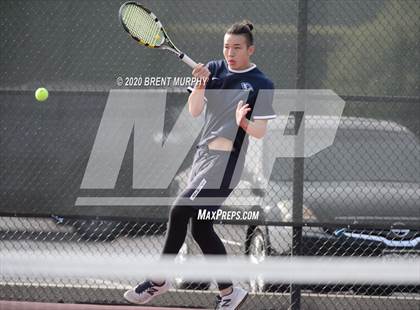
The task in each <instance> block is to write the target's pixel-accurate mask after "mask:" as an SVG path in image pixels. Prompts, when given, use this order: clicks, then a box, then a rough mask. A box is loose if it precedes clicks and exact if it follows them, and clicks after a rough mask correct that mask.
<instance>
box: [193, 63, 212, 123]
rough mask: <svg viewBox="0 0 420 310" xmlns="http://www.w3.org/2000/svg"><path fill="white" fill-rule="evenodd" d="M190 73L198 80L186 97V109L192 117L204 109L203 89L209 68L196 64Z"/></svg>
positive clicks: (208, 75) (208, 74)
mask: <svg viewBox="0 0 420 310" xmlns="http://www.w3.org/2000/svg"><path fill="white" fill-rule="evenodd" d="M192 75H193V76H194V77H196V78H198V79H199V80H200V82H199V83H197V84H196V85H195V87H194V90H193V91H192V92H191V94H190V96H189V97H188V110H189V111H190V114H191V115H192V116H193V117H197V116H199V115H200V114H201V112H203V110H204V104H205V102H204V91H205V89H206V83H207V81H208V79H209V77H210V70H209V69H208V68H207V67H206V66H205V65H203V64H202V63H199V64H197V66H195V68H194V69H193V71H192Z"/></svg>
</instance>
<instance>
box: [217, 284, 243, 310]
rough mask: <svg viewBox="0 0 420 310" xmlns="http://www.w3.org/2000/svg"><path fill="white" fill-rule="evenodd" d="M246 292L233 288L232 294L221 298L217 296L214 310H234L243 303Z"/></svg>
mask: <svg viewBox="0 0 420 310" xmlns="http://www.w3.org/2000/svg"><path fill="white" fill-rule="evenodd" d="M247 297H248V292H247V291H245V290H244V289H242V288H240V287H234V288H233V289H232V293H230V294H229V295H225V296H223V297H220V296H217V304H216V308H215V309H216V310H236V309H239V307H240V306H241V305H242V304H243V303H244V301H245V300H246V298H247Z"/></svg>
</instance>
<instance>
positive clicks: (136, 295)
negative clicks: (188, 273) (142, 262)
mask: <svg viewBox="0 0 420 310" xmlns="http://www.w3.org/2000/svg"><path fill="white" fill-rule="evenodd" d="M168 290H169V283H168V281H165V283H163V284H162V285H160V286H159V285H156V284H154V283H153V282H152V281H149V280H146V281H144V282H142V283H140V284H138V285H137V286H136V287H133V288H131V289H129V290H128V291H126V292H125V293H124V298H125V299H126V300H127V301H129V302H131V303H133V304H140V305H142V304H146V303H148V302H149V301H151V300H152V299H153V298H154V297H156V296H159V295H161V294H163V293H165V292H167V291H168Z"/></svg>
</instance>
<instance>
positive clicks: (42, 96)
mask: <svg viewBox="0 0 420 310" xmlns="http://www.w3.org/2000/svg"><path fill="white" fill-rule="evenodd" d="M47 98H48V90H47V89H46V88H44V87H40V88H38V89H37V90H36V92H35V99H36V100H38V101H45V100H47Z"/></svg>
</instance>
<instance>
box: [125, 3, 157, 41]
mask: <svg viewBox="0 0 420 310" xmlns="http://www.w3.org/2000/svg"><path fill="white" fill-rule="evenodd" d="M122 20H123V23H124V24H125V26H126V27H127V29H128V30H129V32H130V34H132V35H133V36H134V37H136V38H137V39H139V40H140V41H141V43H143V44H148V45H150V46H159V45H161V44H162V42H163V38H164V37H163V34H162V33H161V28H160V26H159V25H158V24H157V23H156V21H155V19H154V18H153V17H152V16H151V15H150V14H149V13H148V12H146V11H144V10H143V9H142V8H140V7H138V6H136V5H128V6H127V7H126V9H125V10H124V12H123V16H122Z"/></svg>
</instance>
